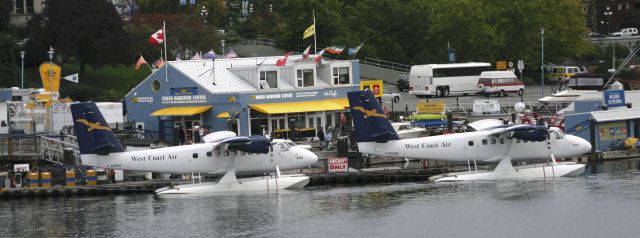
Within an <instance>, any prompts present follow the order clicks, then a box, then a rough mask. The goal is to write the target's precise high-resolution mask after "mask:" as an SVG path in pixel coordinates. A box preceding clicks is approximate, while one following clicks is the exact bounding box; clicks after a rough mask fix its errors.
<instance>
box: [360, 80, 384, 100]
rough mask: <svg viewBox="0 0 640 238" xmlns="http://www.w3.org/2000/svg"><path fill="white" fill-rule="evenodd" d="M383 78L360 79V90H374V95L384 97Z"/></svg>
mask: <svg viewBox="0 0 640 238" xmlns="http://www.w3.org/2000/svg"><path fill="white" fill-rule="evenodd" d="M382 83H383V82H382V80H362V81H360V91H364V90H367V89H368V90H371V92H373V96H375V97H382V94H383V93H384V91H383V90H384V89H383V85H382Z"/></svg>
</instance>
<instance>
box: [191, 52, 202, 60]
mask: <svg viewBox="0 0 640 238" xmlns="http://www.w3.org/2000/svg"><path fill="white" fill-rule="evenodd" d="M201 59H202V57H200V52H196V54H195V55H193V57H191V60H201Z"/></svg>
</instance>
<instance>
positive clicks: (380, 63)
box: [360, 58, 411, 72]
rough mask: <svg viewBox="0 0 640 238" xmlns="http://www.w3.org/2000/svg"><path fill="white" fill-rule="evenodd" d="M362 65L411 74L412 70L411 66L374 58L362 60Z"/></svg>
mask: <svg viewBox="0 0 640 238" xmlns="http://www.w3.org/2000/svg"><path fill="white" fill-rule="evenodd" d="M360 63H361V64H366V65H371V66H375V67H379V68H385V69H391V70H397V71H402V72H409V70H410V69H411V65H406V64H400V63H395V62H391V61H385V60H379V59H373V58H364V59H361V60H360Z"/></svg>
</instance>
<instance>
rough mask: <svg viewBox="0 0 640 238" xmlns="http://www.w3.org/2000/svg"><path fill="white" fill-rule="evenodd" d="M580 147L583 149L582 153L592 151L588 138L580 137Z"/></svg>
mask: <svg viewBox="0 0 640 238" xmlns="http://www.w3.org/2000/svg"><path fill="white" fill-rule="evenodd" d="M580 140H581V141H580V149H582V151H581V152H582V154H586V153H589V152H591V148H592V147H591V143H589V142H588V141H587V140H585V139H582V138H580Z"/></svg>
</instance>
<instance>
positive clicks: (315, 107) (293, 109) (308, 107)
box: [249, 100, 344, 114]
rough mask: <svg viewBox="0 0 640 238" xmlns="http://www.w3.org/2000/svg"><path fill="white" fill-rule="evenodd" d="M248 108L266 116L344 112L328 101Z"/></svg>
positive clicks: (260, 105)
mask: <svg viewBox="0 0 640 238" xmlns="http://www.w3.org/2000/svg"><path fill="white" fill-rule="evenodd" d="M249 107H251V109H253V110H256V111H259V112H262V113H266V114H280V113H298V112H320V111H335V110H344V107H343V106H342V105H340V104H337V103H335V102H332V101H330V100H318V101H307V102H283V103H267V104H252V105H249Z"/></svg>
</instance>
